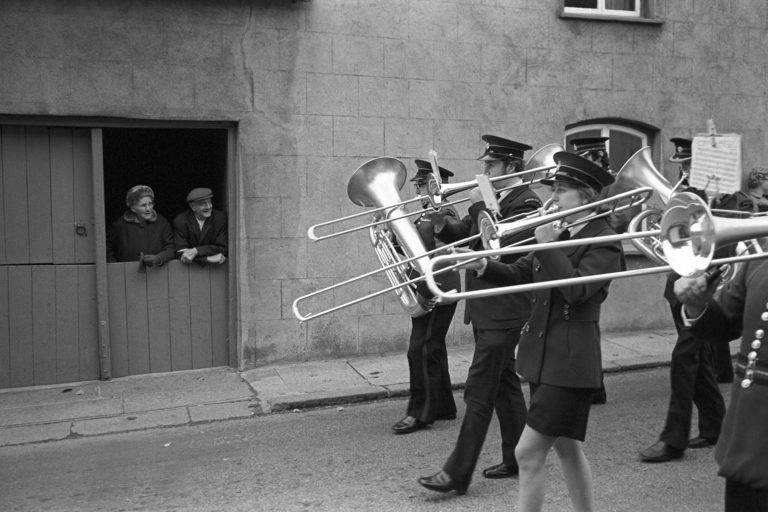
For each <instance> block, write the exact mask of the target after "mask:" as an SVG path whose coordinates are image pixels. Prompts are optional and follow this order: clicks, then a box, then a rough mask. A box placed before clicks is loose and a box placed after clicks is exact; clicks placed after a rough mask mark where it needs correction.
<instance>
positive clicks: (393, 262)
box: [293, 157, 429, 321]
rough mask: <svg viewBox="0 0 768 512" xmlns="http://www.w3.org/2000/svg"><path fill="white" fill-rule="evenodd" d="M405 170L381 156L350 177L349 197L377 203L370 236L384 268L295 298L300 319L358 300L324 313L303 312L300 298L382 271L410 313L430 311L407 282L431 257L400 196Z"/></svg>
mask: <svg viewBox="0 0 768 512" xmlns="http://www.w3.org/2000/svg"><path fill="white" fill-rule="evenodd" d="M406 174H407V171H406V169H405V165H404V164H403V163H402V162H401V161H400V160H398V159H396V158H390V157H381V158H374V159H372V160H369V161H368V162H366V163H364V164H363V165H362V166H360V167H359V168H358V169H357V171H355V173H354V174H353V175H352V177H351V178H350V179H349V183H348V184H347V194H348V195H349V198H350V200H351V201H352V202H353V203H355V204H357V205H360V206H373V207H377V208H376V209H375V210H374V222H373V223H371V225H370V226H369V237H370V241H371V245H372V246H373V248H374V252H375V253H376V256H377V257H378V259H379V262H380V263H381V265H382V266H383V269H381V270H377V271H376V272H373V273H370V274H364V275H363V276H360V277H358V278H355V279H352V280H347V281H345V282H343V283H340V284H337V285H334V286H331V287H328V288H324V289H322V290H319V291H316V292H314V293H311V294H308V295H304V296H302V297H299V298H298V299H296V300H295V301H294V302H293V312H294V315H296V317H297V318H298V319H299V320H301V321H304V320H309V319H310V318H315V317H317V316H320V314H325V313H330V312H331V311H335V310H337V309H340V308H342V307H346V306H349V305H352V304H355V303H357V302H359V301H352V302H349V303H346V304H343V305H341V306H337V307H335V308H331V309H329V310H326V311H323V312H321V313H314V314H307V315H304V314H301V313H300V311H299V307H298V305H299V303H300V302H301V301H303V300H305V299H308V298H310V297H313V296H316V295H318V294H320V293H323V292H326V291H330V290H334V289H336V288H338V287H340V286H342V285H345V284H349V283H351V282H353V281H356V280H358V279H361V278H362V277H368V276H370V275H373V274H375V273H378V272H382V271H383V272H385V274H386V276H387V278H388V279H389V281H390V283H391V284H392V290H394V291H395V293H396V294H397V296H398V299H399V301H400V304H401V305H402V306H403V308H404V309H405V310H406V312H408V313H409V314H410V315H411V316H422V315H424V314H426V313H427V311H426V310H425V309H424V308H422V306H421V305H420V303H419V301H418V298H417V296H416V292H415V291H414V290H413V288H412V287H411V286H409V285H407V284H406V282H407V281H408V280H409V278H408V274H409V271H410V269H411V268H413V269H416V270H417V271H418V272H419V273H420V274H423V273H424V271H425V269H426V263H427V262H428V261H429V257H428V255H427V249H426V248H425V247H424V243H423V242H422V240H421V237H420V236H419V233H418V231H417V230H416V227H415V226H414V225H413V222H411V221H410V220H409V219H408V214H407V213H406V212H405V210H404V209H403V207H402V204H403V202H402V201H401V200H400V194H399V190H400V189H401V188H402V187H403V185H404V184H405V178H406ZM393 205H394V206H393ZM392 235H394V236H396V237H397V240H398V242H399V244H400V247H401V248H402V251H403V252H404V253H405V255H406V258H407V262H406V261H403V257H402V256H401V255H400V254H399V253H398V252H397V250H395V247H394V245H393V243H392V239H391V236H392Z"/></svg>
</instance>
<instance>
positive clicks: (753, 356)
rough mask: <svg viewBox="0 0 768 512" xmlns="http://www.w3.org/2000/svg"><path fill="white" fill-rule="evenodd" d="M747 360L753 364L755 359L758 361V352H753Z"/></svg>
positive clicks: (748, 355)
mask: <svg viewBox="0 0 768 512" xmlns="http://www.w3.org/2000/svg"><path fill="white" fill-rule="evenodd" d="M747 359H749V361H750V362H752V361H754V360H755V359H757V352H755V351H752V352H750V353H749V354H747Z"/></svg>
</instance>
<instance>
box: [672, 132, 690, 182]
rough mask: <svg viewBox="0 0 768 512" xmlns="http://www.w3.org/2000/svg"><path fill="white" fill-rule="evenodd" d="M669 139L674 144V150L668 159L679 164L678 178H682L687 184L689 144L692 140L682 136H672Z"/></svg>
mask: <svg viewBox="0 0 768 512" xmlns="http://www.w3.org/2000/svg"><path fill="white" fill-rule="evenodd" d="M669 141H670V142H671V143H672V144H674V145H675V152H674V153H673V154H672V156H671V157H669V161H670V162H671V163H678V164H680V176H679V177H678V180H682V179H684V180H685V184H686V185H687V184H688V174H689V173H690V172H691V156H692V155H691V146H692V144H693V141H692V140H691V139H686V138H684V137H672V138H671V139H669Z"/></svg>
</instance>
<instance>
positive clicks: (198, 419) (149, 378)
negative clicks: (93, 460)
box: [0, 330, 737, 446]
mask: <svg viewBox="0 0 768 512" xmlns="http://www.w3.org/2000/svg"><path fill="white" fill-rule="evenodd" d="M675 337H676V334H675V332H674V331H668V330H663V331H647V332H632V333H618V332H617V333H605V334H604V335H603V341H602V343H603V345H602V348H603V368H604V369H605V371H606V372H619V371H626V370H632V369H638V368H649V367H655V366H663V365H668V364H669V358H670V354H671V353H672V347H673V346H674V343H675ZM734 345H735V344H734ZM473 348H474V346H473V345H461V346H456V347H449V349H448V362H449V365H450V372H451V380H452V382H453V383H454V387H455V388H462V387H463V386H464V382H465V379H466V376H467V369H468V368H469V365H470V363H471V361H472V351H473ZM732 348H733V349H736V348H737V347H736V346H733V347H732ZM396 396H408V363H407V361H406V358H405V354H404V353H403V354H399V353H398V354H387V355H384V356H370V357H361V358H355V359H349V360H343V359H340V360H330V361H311V362H306V363H293V364H281V365H270V366H265V367H261V368H256V369H253V370H247V371H242V372H238V371H236V370H233V369H231V368H208V369H204V370H191V371H184V372H174V373H164V374H150V375H140V376H131V377H122V378H118V379H114V380H111V381H88V382H80V383H75V384H68V385H52V386H36V387H28V388H11V389H6V390H0V446H8V445H18V444H27V443H37V442H44V441H56V440H61V439H67V438H74V437H81V436H94V435H103V434H110V433H116V432H127V431H132V430H144V429H149V428H159V427H175V426H179V425H187V424H195V423H205V422H211V421H219V420H227V419H235V418H249V417H252V416H257V415H263V414H269V413H272V412H280V411H287V410H294V409H306V408H310V407H319V406H325V405H332V404H344V403H352V402H362V401H368V400H376V399H382V398H389V397H396Z"/></svg>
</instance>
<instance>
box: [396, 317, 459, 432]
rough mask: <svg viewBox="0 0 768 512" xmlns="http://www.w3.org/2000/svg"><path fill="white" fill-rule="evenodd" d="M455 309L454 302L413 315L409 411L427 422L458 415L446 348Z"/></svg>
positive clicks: (409, 366) (410, 342) (409, 364)
mask: <svg viewBox="0 0 768 512" xmlns="http://www.w3.org/2000/svg"><path fill="white" fill-rule="evenodd" d="M455 311H456V303H455V302H454V303H452V304H446V305H444V306H438V307H436V308H435V309H433V310H432V311H431V312H429V313H427V314H426V315H424V316H421V317H418V318H412V319H411V338H410V340H409V342H408V370H409V373H410V379H411V382H410V385H411V398H410V400H409V401H408V412H407V414H408V416H413V417H414V418H416V419H418V420H420V421H422V422H424V423H432V422H434V421H435V420H440V419H453V418H455V417H456V402H455V401H454V399H453V390H452V389H451V376H450V374H449V373H448V352H447V351H446V348H445V336H446V334H447V333H448V328H449V327H450V325H451V320H452V319H453V313H454V312H455Z"/></svg>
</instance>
